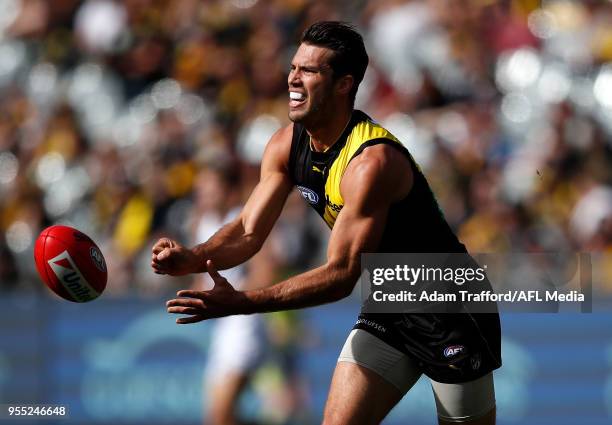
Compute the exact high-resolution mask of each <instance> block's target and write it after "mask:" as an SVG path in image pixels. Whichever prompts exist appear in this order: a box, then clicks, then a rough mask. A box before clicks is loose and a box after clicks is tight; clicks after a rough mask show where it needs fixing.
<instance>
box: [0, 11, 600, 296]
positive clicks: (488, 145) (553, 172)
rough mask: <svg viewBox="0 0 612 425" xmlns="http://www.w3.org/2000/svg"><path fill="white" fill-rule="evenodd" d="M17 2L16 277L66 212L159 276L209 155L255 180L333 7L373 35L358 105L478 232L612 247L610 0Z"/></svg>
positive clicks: (9, 273)
mask: <svg viewBox="0 0 612 425" xmlns="http://www.w3.org/2000/svg"><path fill="white" fill-rule="evenodd" d="M1 4H2V10H3V16H2V17H0V92H1V93H2V96H1V97H0V231H1V232H2V234H3V235H4V236H3V238H0V240H2V241H3V242H2V243H0V246H1V247H2V248H1V249H3V250H8V252H10V255H2V256H1V257H0V262H2V263H1V264H0V274H1V277H2V284H3V287H10V286H14V285H17V286H24V285H27V284H28V282H31V281H33V279H34V275H35V271H34V270H33V264H32V263H33V262H32V261H31V252H32V249H33V241H34V239H35V237H36V235H37V234H38V232H39V231H40V230H41V229H42V228H43V227H44V226H46V225H49V224H51V223H56V222H62V223H68V224H72V225H74V226H76V227H79V228H81V229H82V230H84V231H85V232H88V233H89V234H91V235H92V236H93V237H94V239H96V240H97V241H98V242H99V243H100V245H101V246H102V248H103V250H104V252H105V254H106V255H107V257H108V258H107V260H108V263H109V264H108V265H109V270H110V272H111V274H110V275H111V277H112V278H111V284H110V285H109V291H111V292H112V291H116V292H117V293H121V292H123V291H127V290H131V289H134V288H136V289H139V288H140V289H142V288H145V287H146V288H147V291H143V292H150V291H151V290H152V289H151V282H150V280H151V278H150V276H149V275H148V274H147V273H146V272H143V270H144V268H143V267H142V264H144V263H143V258H146V257H147V255H148V249H149V245H150V240H151V239H152V238H153V237H155V235H159V234H162V233H169V234H173V235H177V234H178V235H181V234H183V235H184V234H186V233H187V232H188V229H186V228H185V226H184V225H183V224H184V223H185V222H186V218H187V217H188V215H189V209H190V208H192V206H193V202H194V201H193V200H192V199H191V198H190V194H191V193H192V189H193V187H194V183H195V182H196V175H197V173H198V170H199V169H200V164H201V161H202V160H204V159H206V158H215V157H217V154H218V153H219V152H221V153H223V154H224V155H230V156H232V157H237V158H238V161H239V162H240V163H241V167H243V168H244V170H245V176H246V177H245V178H246V181H245V182H244V185H245V187H247V186H249V185H251V186H252V185H253V184H254V183H255V181H256V179H257V175H258V174H257V170H256V168H257V164H258V160H259V158H260V157H261V152H262V150H263V147H264V146H263V144H264V143H265V142H266V140H267V138H268V136H269V135H270V134H271V133H272V132H273V131H274V130H275V129H276V128H278V127H280V126H281V125H283V124H284V123H286V122H287V117H286V102H287V92H286V76H287V69H288V58H289V57H290V55H291V53H292V50H293V49H294V48H295V47H294V44H295V40H296V39H297V38H298V35H299V33H300V32H301V30H302V29H303V28H305V27H306V26H307V25H308V24H310V23H311V22H312V21H313V20H316V19H334V18H341V19H348V20H351V21H352V22H353V23H355V24H356V25H357V26H359V27H360V29H362V30H363V32H364V34H366V36H367V37H366V42H367V43H368V45H369V51H370V52H371V56H372V57H371V65H370V68H369V71H368V73H367V75H366V78H365V80H364V83H363V84H362V89H361V90H360V95H359V97H358V99H357V105H358V107H360V108H363V109H365V110H367V111H369V112H370V113H372V115H373V117H374V118H375V119H377V120H379V121H381V122H383V124H385V125H386V126H387V127H388V128H389V129H390V130H391V131H393V132H394V133H396V135H397V136H398V137H399V138H400V139H401V140H402V141H404V142H405V143H406V144H407V146H408V148H409V149H410V150H411V152H412V153H413V155H414V156H415V158H416V159H417V161H419V163H420V164H421V165H422V166H423V169H424V172H425V174H427V176H428V178H429V179H430V181H431V183H432V186H433V188H434V191H435V192H436V194H437V195H438V199H439V201H440V204H441V207H442V209H443V210H444V211H445V212H446V214H447V216H448V218H449V221H450V222H451V223H452V224H453V225H454V226H455V227H456V230H457V231H458V233H459V235H460V237H461V239H462V240H463V241H464V242H465V243H466V244H467V245H468V248H469V249H470V250H472V251H475V252H477V251H481V252H483V251H484V252H497V251H545V250H560V249H563V250H601V251H608V252H609V251H610V250H611V246H612V235H611V232H610V222H611V219H610V209H611V207H610V204H611V203H612V201H611V199H610V195H609V193H610V191H611V190H612V188H611V185H612V167H611V164H612V152H611V150H612V100H611V99H612V63H611V62H610V61H611V60H612V32H611V31H610V29H609V28H611V27H612V4H610V2H600V1H585V2H571V1H565V0H551V1H547V2H542V3H540V2H533V1H528V0H516V1H509V0H499V1H478V0H472V1H466V2H464V1H450V2H447V1H438V0H411V1H410V0H409V1H402V0H384V1H365V2H353V3H350V4H347V3H346V2H340V1H332V2H320V1H316V2H306V1H303V0H291V1H287V2H277V1H274V2H264V1H258V0H231V1H227V0H213V1H207V2H202V1H196V0H182V1H181V0H164V1H151V0H129V1H114V0H87V1H81V2H79V1H76V0H62V1H57V2H55V1H54V2H53V7H50V3H49V2H44V1H40V0H21V1H18V0H2V1H1ZM234 141H235V142H234ZM299 208H301V207H298V209H296V211H298V212H297V215H298V216H299V215H300V214H302V213H303V212H300V211H303V210H300V209H299ZM279 229H280V230H279V231H280V234H281V236H280V237H281V238H285V239H286V240H288V241H290V240H294V239H295V238H293V237H292V236H291V231H292V230H291V226H284V227H283V226H282V225H281V226H279ZM313 239H316V232H315V236H314V237H313ZM290 246H292V247H293V248H292V250H294V252H287V253H286V254H287V255H289V256H293V257H296V258H297V257H300V258H301V261H308V260H310V259H309V258H308V257H309V256H310V254H309V253H308V250H304V248H303V247H301V246H300V244H291V245H290ZM159 282H162V281H161V280H160V281H159ZM147 285H149V286H147ZM37 286H38V285H37ZM160 287H161V284H160ZM111 288H113V289H111Z"/></svg>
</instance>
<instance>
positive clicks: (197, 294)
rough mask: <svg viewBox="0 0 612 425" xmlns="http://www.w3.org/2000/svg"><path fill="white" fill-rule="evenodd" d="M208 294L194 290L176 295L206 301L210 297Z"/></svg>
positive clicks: (184, 290)
mask: <svg viewBox="0 0 612 425" xmlns="http://www.w3.org/2000/svg"><path fill="white" fill-rule="evenodd" d="M206 292H207V291H194V290H192V289H182V290H180V291H178V292H177V293H176V296H177V297H186V298H198V299H200V300H204V299H206V298H207V297H208V294H207V293H206ZM183 299H184V298H183ZM173 301H174V300H173Z"/></svg>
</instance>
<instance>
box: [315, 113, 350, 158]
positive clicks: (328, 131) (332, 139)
mask: <svg viewBox="0 0 612 425" xmlns="http://www.w3.org/2000/svg"><path fill="white" fill-rule="evenodd" d="M352 113H353V111H352V110H345V111H343V112H342V113H338V114H336V115H335V116H334V119H333V120H330V121H329V122H327V123H324V124H318V125H317V126H313V128H309V127H308V126H307V127H306V132H307V133H308V135H309V136H310V141H311V143H312V147H313V149H314V150H316V151H317V152H323V151H325V150H327V149H329V148H330V147H331V146H332V145H333V144H334V143H336V141H337V140H338V139H339V138H340V136H341V135H342V133H343V132H344V129H345V128H346V126H347V125H348V123H349V121H350V119H351V115H352Z"/></svg>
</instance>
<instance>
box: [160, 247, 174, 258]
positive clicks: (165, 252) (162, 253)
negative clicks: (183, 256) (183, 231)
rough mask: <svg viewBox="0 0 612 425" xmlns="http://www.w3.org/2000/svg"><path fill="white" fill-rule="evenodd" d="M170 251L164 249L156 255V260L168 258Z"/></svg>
mask: <svg viewBox="0 0 612 425" xmlns="http://www.w3.org/2000/svg"><path fill="white" fill-rule="evenodd" d="M171 251H172V250H171V249H170V248H164V249H163V250H162V251H161V252H160V253H159V254H157V259H158V260H164V259H166V258H168V257H169V256H170V252H171Z"/></svg>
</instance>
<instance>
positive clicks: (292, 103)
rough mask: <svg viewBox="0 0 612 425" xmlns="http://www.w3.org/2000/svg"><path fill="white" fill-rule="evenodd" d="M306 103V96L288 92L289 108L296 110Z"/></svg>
mask: <svg viewBox="0 0 612 425" xmlns="http://www.w3.org/2000/svg"><path fill="white" fill-rule="evenodd" d="M305 101H306V94H305V93H300V92H297V91H290V92H289V107H291V108H296V107H298V106H300V105H301V104H303V103H304V102H305Z"/></svg>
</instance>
